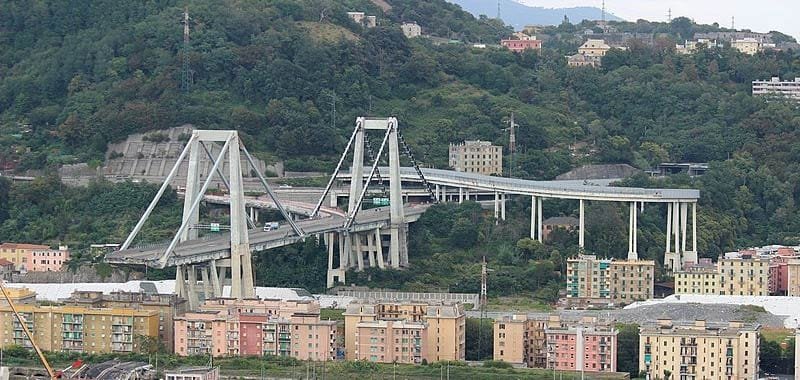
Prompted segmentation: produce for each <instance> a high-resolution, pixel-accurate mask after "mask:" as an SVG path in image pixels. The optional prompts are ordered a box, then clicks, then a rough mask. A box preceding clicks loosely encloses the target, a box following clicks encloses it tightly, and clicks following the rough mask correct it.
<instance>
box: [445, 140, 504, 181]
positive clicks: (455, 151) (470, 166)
mask: <svg viewBox="0 0 800 380" xmlns="http://www.w3.org/2000/svg"><path fill="white" fill-rule="evenodd" d="M449 162H450V167H451V168H453V169H454V170H455V171H458V172H465V173H479V174H486V175H492V174H497V175H502V174H503V147H501V146H498V145H492V143H490V142H488V141H480V140H475V141H464V143H462V144H450V159H449Z"/></svg>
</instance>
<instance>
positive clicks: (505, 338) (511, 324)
mask: <svg viewBox="0 0 800 380" xmlns="http://www.w3.org/2000/svg"><path fill="white" fill-rule="evenodd" d="M546 327H547V320H546V319H536V318H528V316H527V315H524V314H521V315H512V316H504V317H501V318H498V319H496V320H495V321H494V328H493V334H494V347H493V348H494V350H493V351H492V352H493V358H494V360H496V361H503V362H506V363H511V364H513V365H514V366H525V367H532V368H545V366H546V365H547V341H546V337H545V328H546Z"/></svg>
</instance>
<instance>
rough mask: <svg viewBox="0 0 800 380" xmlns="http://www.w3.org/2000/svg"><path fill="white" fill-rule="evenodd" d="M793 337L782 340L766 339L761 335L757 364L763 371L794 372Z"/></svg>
mask: <svg viewBox="0 0 800 380" xmlns="http://www.w3.org/2000/svg"><path fill="white" fill-rule="evenodd" d="M795 344H797V342H795V341H794V339H786V340H785V341H783V342H776V341H773V340H768V339H767V337H766V336H764V335H762V336H761V351H760V355H759V358H760V362H759V365H760V366H761V369H762V370H763V371H764V372H767V373H780V374H792V373H794V354H795V352H794V345H795Z"/></svg>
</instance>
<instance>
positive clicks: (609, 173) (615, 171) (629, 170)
mask: <svg viewBox="0 0 800 380" xmlns="http://www.w3.org/2000/svg"><path fill="white" fill-rule="evenodd" d="M641 172H642V171H641V170H639V169H636V168H634V167H633V166H630V165H628V164H608V165H583V166H581V167H578V168H575V169H572V170H570V171H568V172H566V173H564V174H561V175H559V176H558V177H556V179H557V180H581V179H616V178H626V177H630V176H632V175H634V174H638V173H641Z"/></svg>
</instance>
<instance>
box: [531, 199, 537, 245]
mask: <svg viewBox="0 0 800 380" xmlns="http://www.w3.org/2000/svg"><path fill="white" fill-rule="evenodd" d="M531 239H536V196H535V195H532V196H531Z"/></svg>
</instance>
